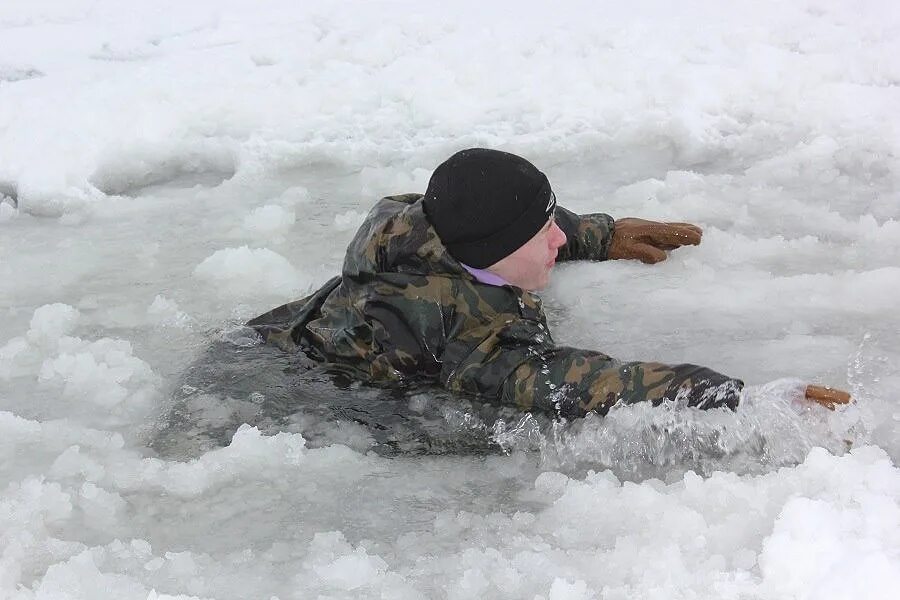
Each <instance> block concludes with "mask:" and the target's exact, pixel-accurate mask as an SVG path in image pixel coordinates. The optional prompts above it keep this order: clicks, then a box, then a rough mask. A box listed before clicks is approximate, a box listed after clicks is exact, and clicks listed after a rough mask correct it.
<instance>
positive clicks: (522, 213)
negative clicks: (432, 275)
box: [423, 148, 556, 269]
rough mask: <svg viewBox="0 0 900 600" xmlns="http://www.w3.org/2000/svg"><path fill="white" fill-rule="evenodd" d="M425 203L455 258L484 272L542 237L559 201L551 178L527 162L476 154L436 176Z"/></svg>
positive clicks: (450, 162) (454, 159) (464, 155)
mask: <svg viewBox="0 0 900 600" xmlns="http://www.w3.org/2000/svg"><path fill="white" fill-rule="evenodd" d="M423 203H424V210H425V215H426V216H427V217H428V220H429V221H430V222H431V225H432V226H433V227H434V229H435V230H436V231H437V234H438V236H439V237H440V238H441V241H442V242H443V243H444V245H445V246H446V247H447V250H449V251H450V254H451V255H452V256H453V257H454V258H455V259H456V260H458V261H460V262H462V263H465V264H467V265H469V266H470V267H474V268H476V269H483V268H485V267H489V266H491V265H492V264H494V263H495V262H497V261H498V260H500V259H501V258H504V257H506V256H509V255H510V254H512V253H513V252H515V251H516V250H517V249H518V248H519V247H520V246H522V245H523V244H524V243H525V242H527V241H528V240H530V239H531V238H532V237H533V236H534V234H536V233H537V232H538V231H540V229H541V228H542V227H543V226H544V225H545V224H546V223H547V220H548V219H549V218H550V217H551V216H552V215H553V209H554V208H555V207H556V195H554V193H553V190H551V189H550V182H549V181H548V180H547V176H546V175H544V174H543V173H541V172H540V171H539V170H538V169H537V167H535V166H534V165H533V164H531V163H530V162H528V161H527V160H525V159H524V158H522V157H521V156H516V155H515V154H509V153H508V152H500V151H499V150H487V149H485V148H470V149H468V150H462V151H460V152H457V153H456V154H454V155H453V156H451V157H450V158H448V159H447V160H446V161H444V162H443V163H441V164H440V165H439V166H438V168H437V169H435V170H434V173H433V174H432V175H431V180H430V181H429V182H428V189H427V190H426V191H425V199H424V200H423Z"/></svg>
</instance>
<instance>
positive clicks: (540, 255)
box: [488, 217, 566, 290]
mask: <svg viewBox="0 0 900 600" xmlns="http://www.w3.org/2000/svg"><path fill="white" fill-rule="evenodd" d="M565 243H566V234H565V233H563V230H562V229H560V228H559V225H557V224H556V221H555V220H554V219H553V218H552V217H551V218H550V220H549V221H547V224H546V225H544V227H543V228H542V229H541V230H540V231H538V232H537V233H536V234H534V237H532V238H531V239H530V240H528V241H527V242H525V245H523V246H522V247H520V248H519V249H518V250H516V251H515V252H513V253H512V254H510V255H509V256H507V257H506V258H503V259H501V260H500V261H498V262H496V263H494V264H493V265H491V266H490V267H488V270H489V271H491V272H493V273H496V274H497V275H499V276H500V277H502V278H503V279H505V280H506V281H508V282H509V283H511V284H513V285H516V286H519V287H520V288H523V289H526V290H540V289H543V288H545V287H546V286H547V282H548V281H549V280H550V271H551V270H552V269H553V265H554V264H556V254H557V252H558V250H559V248H560V247H561V246H563V245H565Z"/></svg>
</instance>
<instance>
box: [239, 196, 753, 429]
mask: <svg viewBox="0 0 900 600" xmlns="http://www.w3.org/2000/svg"><path fill="white" fill-rule="evenodd" d="M556 219H557V223H558V224H559V226H560V227H561V228H562V229H563V231H564V232H565V234H566V236H567V238H568V241H567V243H566V245H565V246H564V247H563V248H560V252H559V256H558V257H557V260H572V259H588V260H605V259H606V254H607V250H608V246H609V241H610V237H611V230H612V219H611V218H610V217H609V216H608V215H604V214H590V215H583V216H578V215H576V214H574V213H572V212H570V211H567V210H565V209H562V208H557V211H556ZM249 325H251V326H253V327H255V328H256V329H257V331H259V332H260V333H261V334H262V335H263V337H264V338H265V339H266V340H267V341H268V342H270V343H274V344H277V345H279V346H281V347H282V348H284V349H286V350H291V351H296V350H303V351H305V352H306V353H307V354H310V355H312V356H315V357H317V358H319V359H321V360H325V361H330V362H333V363H337V364H339V365H343V366H344V367H351V368H352V370H353V371H354V372H357V373H359V374H360V375H361V376H362V377H364V378H366V379H368V380H369V381H373V382H402V381H404V380H406V379H407V378H428V379H431V380H433V381H435V382H436V383H439V384H441V385H443V386H444V387H446V388H447V389H449V390H451V391H453V392H460V393H464V394H473V395H476V396H479V397H481V398H482V399H486V400H490V401H494V402H499V403H502V404H511V405H515V406H518V407H519V408H520V409H522V410H539V411H545V412H551V413H556V414H558V415H560V416H565V417H575V416H583V415H585V414H586V413H587V412H590V411H596V412H599V413H601V414H605V413H606V411H607V410H609V408H610V407H611V406H612V405H613V404H615V403H617V402H624V403H632V402H639V401H647V400H649V401H651V402H653V403H660V402H662V401H663V400H664V399H670V400H680V401H683V402H685V403H689V404H690V405H691V406H699V407H702V408H712V407H718V406H728V407H730V408H735V407H736V406H737V402H738V392H739V390H740V389H741V387H742V386H743V384H742V382H740V381H739V380H735V379H731V378H729V377H725V376H724V375H721V374H719V373H716V372H714V371H711V370H709V369H706V368H703V367H698V366H695V365H687V364H682V365H663V364H659V363H646V362H619V361H616V360H614V359H612V358H610V357H609V356H607V355H605V354H603V353H601V352H597V351H593V350H580V349H577V348H569V347H561V346H557V345H556V344H554V342H553V338H552V337H551V335H550V331H549V330H548V328H547V323H546V318H545V316H544V310H543V308H542V306H541V301H540V299H539V298H538V297H537V296H535V295H534V294H532V293H530V292H528V291H525V290H522V289H520V288H518V287H515V286H510V285H507V286H491V285H487V284H483V283H480V282H478V281H477V280H476V279H475V278H474V277H473V276H472V275H471V274H470V273H468V272H467V271H466V270H465V269H464V268H463V267H462V265H461V264H460V263H459V262H458V261H456V260H455V259H454V258H453V257H452V256H450V254H449V253H448V252H447V250H446V248H445V247H444V246H443V244H442V243H441V241H440V239H439V238H438V236H437V233H435V230H434V229H433V228H432V227H431V225H430V224H429V223H428V221H427V219H426V217H425V215H424V213H423V212H422V202H421V195H419V194H408V195H403V196H391V197H387V198H384V199H382V200H380V201H379V202H378V203H377V204H376V205H375V207H374V208H373V209H372V211H371V212H370V213H369V215H368V217H367V218H366V220H365V222H364V223H363V224H362V226H361V227H360V228H359V231H358V232H357V233H356V236H355V237H354V238H353V241H352V242H351V243H350V245H349V247H348V248H347V255H346V257H345V259H344V265H343V270H342V274H341V275H340V276H339V277H334V278H333V279H331V280H330V281H328V282H327V283H326V284H325V285H324V286H323V287H322V288H321V289H319V290H318V291H317V292H315V293H314V294H312V295H311V296H308V297H306V298H303V299H302V300H297V301H295V302H291V303H289V304H285V305H284V306H280V307H278V308H276V309H274V310H272V311H270V312H268V313H266V314H263V315H261V316H259V317H257V318H255V319H253V320H252V321H250V322H249Z"/></svg>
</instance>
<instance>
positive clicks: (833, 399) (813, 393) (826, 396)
mask: <svg viewBox="0 0 900 600" xmlns="http://www.w3.org/2000/svg"><path fill="white" fill-rule="evenodd" d="M804 396H806V399H807V400H811V401H813V402H817V403H819V404H821V405H822V406H824V407H825V408H827V409H829V410H834V405H835V404H848V403H849V402H850V400H851V398H850V394H848V393H847V392H845V391H844V390H839V389H836V388H831V387H824V386H821V385H808V386H806V390H805V391H804Z"/></svg>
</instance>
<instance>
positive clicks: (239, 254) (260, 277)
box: [194, 246, 308, 296]
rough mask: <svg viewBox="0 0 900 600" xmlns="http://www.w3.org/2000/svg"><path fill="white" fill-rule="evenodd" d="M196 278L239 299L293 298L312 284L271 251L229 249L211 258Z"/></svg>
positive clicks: (196, 271) (199, 266)
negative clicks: (260, 297) (261, 296)
mask: <svg viewBox="0 0 900 600" xmlns="http://www.w3.org/2000/svg"><path fill="white" fill-rule="evenodd" d="M194 274H195V275H196V276H197V277H198V278H200V279H202V280H204V281H206V282H208V283H210V284H214V285H216V286H217V289H218V291H220V292H226V293H230V294H233V295H236V296H255V295H258V294H260V293H264V294H270V295H277V296H292V295H296V294H297V293H299V291H300V290H301V289H303V288H304V287H305V286H306V285H308V283H307V282H306V280H305V278H304V277H302V276H301V275H300V273H298V272H297V270H296V269H294V267H293V266H291V263H290V262H288V260H287V259H286V258H285V257H283V256H281V255H280V254H278V253H276V252H273V251H272V250H269V249H268V248H249V247H247V246H241V247H239V248H225V249H223V250H218V251H216V252H215V253H213V254H212V255H211V256H209V257H207V258H206V259H205V260H204V261H203V262H201V263H200V264H199V265H197V267H196V268H195V269H194Z"/></svg>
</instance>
